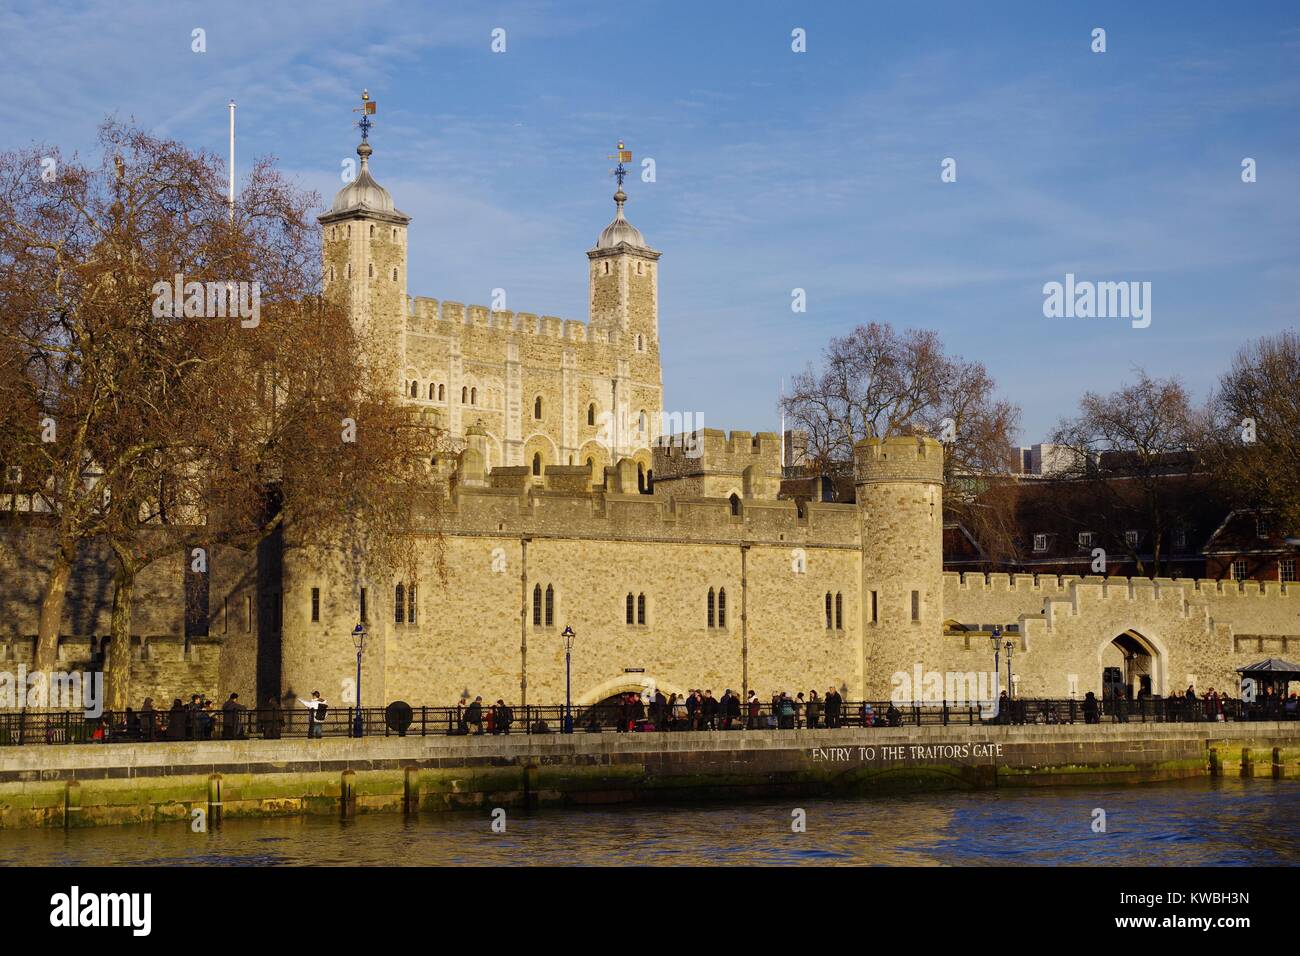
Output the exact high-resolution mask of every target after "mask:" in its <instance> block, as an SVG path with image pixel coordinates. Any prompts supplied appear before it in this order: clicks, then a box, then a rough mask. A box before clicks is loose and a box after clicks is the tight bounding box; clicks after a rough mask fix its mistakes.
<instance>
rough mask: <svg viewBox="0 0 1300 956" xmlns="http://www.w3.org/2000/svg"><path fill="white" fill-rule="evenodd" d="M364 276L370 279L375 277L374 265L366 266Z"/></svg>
mask: <svg viewBox="0 0 1300 956" xmlns="http://www.w3.org/2000/svg"><path fill="white" fill-rule="evenodd" d="M370 228H371V229H373V228H375V227H374V226H371V227H370ZM366 274H367V276H368V277H369V278H371V279H373V278H374V277H375V264H374V263H373V262H372V263H370V265H368V266H366Z"/></svg>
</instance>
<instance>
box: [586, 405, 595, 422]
mask: <svg viewBox="0 0 1300 956" xmlns="http://www.w3.org/2000/svg"><path fill="white" fill-rule="evenodd" d="M587 424H588V425H594V424H596V403H595V402H592V403H591V404H590V405H588V406H587Z"/></svg>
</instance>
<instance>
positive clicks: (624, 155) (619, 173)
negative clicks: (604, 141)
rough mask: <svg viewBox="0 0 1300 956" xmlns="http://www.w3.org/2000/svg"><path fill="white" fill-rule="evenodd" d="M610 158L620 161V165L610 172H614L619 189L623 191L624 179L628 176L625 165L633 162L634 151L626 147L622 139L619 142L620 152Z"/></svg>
mask: <svg viewBox="0 0 1300 956" xmlns="http://www.w3.org/2000/svg"><path fill="white" fill-rule="evenodd" d="M608 158H609V159H617V160H618V165H617V166H615V167H614V168H613V169H612V170H610V172H612V173H613V174H614V178H615V179H617V180H618V188H619V189H622V188H623V177H624V176H626V175H627V167H626V166H624V165H623V164H624V163H630V162H632V150H630V149H628V148H627V147H625V146H624V145H623V141H622V140H621V139H620V140H619V141H618V152H617V153H615V154H614V155H612V156H610V157H608Z"/></svg>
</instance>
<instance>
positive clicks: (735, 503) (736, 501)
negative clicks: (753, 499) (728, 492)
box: [730, 494, 740, 515]
mask: <svg viewBox="0 0 1300 956" xmlns="http://www.w3.org/2000/svg"><path fill="white" fill-rule="evenodd" d="M730 501H731V513H732V514H733V515H739V514H740V498H739V497H738V496H737V495H735V494H732V496H731V499H730Z"/></svg>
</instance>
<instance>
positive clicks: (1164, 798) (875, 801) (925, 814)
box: [0, 778, 1300, 866]
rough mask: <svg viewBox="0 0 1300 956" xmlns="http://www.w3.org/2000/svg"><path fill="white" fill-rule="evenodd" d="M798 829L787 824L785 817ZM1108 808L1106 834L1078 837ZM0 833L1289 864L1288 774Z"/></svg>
mask: <svg viewBox="0 0 1300 956" xmlns="http://www.w3.org/2000/svg"><path fill="white" fill-rule="evenodd" d="M796 806H799V807H802V808H803V809H804V810H805V811H806V813H807V832H804V833H793V832H791V819H792V817H791V811H792V810H793V809H794V808H795V807H796ZM1095 808H1101V809H1103V810H1105V811H1106V832H1105V833H1094V832H1093V830H1092V821H1093V817H1094V815H1093V811H1094V809H1095ZM508 814H509V815H508V818H507V824H506V832H505V833H493V832H492V831H491V829H490V822H491V821H490V819H489V817H488V816H487V814H486V813H484V814H461V813H458V814H425V815H423V816H421V817H420V818H419V819H418V820H404V819H403V818H402V817H401V816H399V815H395V814H376V815H371V816H362V817H360V818H358V819H357V820H355V821H352V822H341V821H338V820H332V819H326V818H289V819H279V820H274V819H264V820H230V821H227V822H226V824H225V825H224V826H223V827H221V828H220V829H219V830H217V831H214V832H210V833H192V832H191V831H190V829H189V826H188V825H187V824H183V823H168V824H159V825H154V826H127V827H99V828H87V829H80V830H70V831H63V830H22V831H19V830H9V831H0V865H3V866H14V865H26V864H39V865H74V864H75V865H112V864H126V865H139V864H196V863H199V864H231V865H257V866H266V865H293V864H301V863H313V864H324V865H337V866H343V865H350V866H355V865H368V864H377V865H395V864H396V865H423V864H429V865H443V866H465V865H479V864H483V865H489V864H491V865H496V864H520V865H536V864H622V865H627V864H647V865H664V864H698V865H712V864H805V865H842V864H869V865H900V864H901V865H911V866H916V865H939V866H990V865H992V866H1003V865H1020V864H1071V865H1088V866H1098V865H1114V864H1118V865H1159V866H1191V865H1221V866H1233V865H1242V864H1247V863H1254V864H1260V863H1267V864H1284V865H1297V864H1300V782H1297V781H1278V782H1275V781H1272V780H1245V781H1243V780H1240V779H1237V778H1227V779H1223V780H1208V779H1199V780H1193V781H1187V782H1182V783H1175V784H1160V785H1153V786H1145V787H1125V788H1087V787H1085V788H1062V789H1039V790H984V791H971V792H952V793H938V794H934V793H931V794H916V795H900V796H881V797H870V798H861V799H851V800H850V799H842V800H821V799H818V800H805V801H791V802H786V803H776V802H768V803H738V804H709V805H707V806H671V807H670V806H655V807H644V806H624V807H613V808H599V809H553V810H542V811H538V812H535V813H532V814H525V813H523V812H522V811H519V812H515V811H508Z"/></svg>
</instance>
